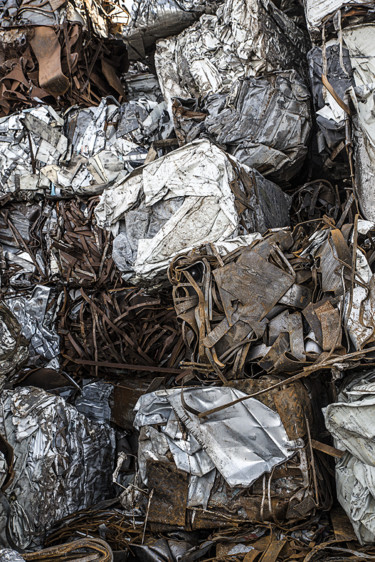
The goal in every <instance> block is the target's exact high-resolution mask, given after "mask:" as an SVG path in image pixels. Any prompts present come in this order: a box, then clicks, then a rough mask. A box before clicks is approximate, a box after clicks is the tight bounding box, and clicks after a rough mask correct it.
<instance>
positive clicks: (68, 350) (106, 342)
mask: <svg viewBox="0 0 375 562" xmlns="http://www.w3.org/2000/svg"><path fill="white" fill-rule="evenodd" d="M62 310H63V311H64V312H63V313H62V314H61V316H60V320H59V329H58V332H59V335H60V338H61V354H62V356H63V358H64V359H65V362H64V366H65V367H66V368H67V369H68V370H69V371H70V372H72V373H75V374H76V375H85V376H88V375H91V376H98V373H99V372H100V374H101V376H103V375H104V374H107V376H109V375H114V374H116V373H117V378H118V376H120V378H121V382H122V384H123V383H125V382H126V381H124V380H123V379H124V375H125V374H126V373H127V372H130V373H134V372H135V373H138V375H143V377H145V376H146V375H147V374H148V375H149V376H150V375H152V374H153V377H152V378H151V380H150V381H149V383H148V385H147V387H148V386H149V385H150V384H151V382H152V379H153V378H154V377H157V376H162V375H164V376H167V375H169V376H173V375H177V374H178V373H179V372H180V371H179V370H178V366H179V362H180V360H181V359H182V358H183V357H184V344H183V340H182V336H181V334H180V330H179V326H178V323H177V318H176V315H175V312H174V310H173V305H172V303H171V301H170V298H168V297H167V296H166V295H160V296H157V297H156V296H155V295H154V296H150V295H147V293H145V292H143V291H140V290H136V289H129V288H126V287H124V288H121V287H119V288H117V289H113V290H111V289H110V290H106V289H103V290H101V291H96V292H92V291H90V292H89V291H88V292H86V291H85V290H84V289H81V290H79V291H74V290H72V291H70V292H69V294H66V296H65V300H64V302H63V306H62ZM132 376H134V375H132ZM137 385H139V386H140V385H141V380H139V382H138V383H137ZM137 385H136V387H135V389H134V391H136V389H137ZM139 386H138V388H139ZM121 387H122V386H121ZM147 387H146V388H147ZM118 392H121V391H120V389H118ZM137 398H138V397H137ZM122 399H123V400H124V399H125V398H124V397H122ZM135 401H136V400H135ZM135 401H134V402H133V407H134V405H135ZM129 409H131V406H129Z"/></svg>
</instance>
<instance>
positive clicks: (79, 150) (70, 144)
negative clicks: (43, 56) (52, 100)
mask: <svg viewBox="0 0 375 562" xmlns="http://www.w3.org/2000/svg"><path fill="white" fill-rule="evenodd" d="M169 122H170V120H169V116H168V113H167V111H166V104H165V103H164V102H162V103H157V102H152V101H148V100H143V101H142V100H141V101H137V102H136V101H133V102H130V103H129V104H126V105H122V106H120V105H119V104H117V103H116V102H115V100H113V99H111V98H106V99H103V100H102V101H101V103H100V105H99V107H90V108H87V109H74V108H72V109H71V110H70V111H68V112H67V113H66V114H65V115H59V114H57V113H56V112H55V110H54V109H53V108H52V107H50V106H44V105H43V106H40V107H38V108H35V109H31V110H25V111H22V112H19V113H15V114H12V115H11V116H9V117H5V118H3V119H0V149H1V152H0V165H1V187H0V194H1V195H7V194H12V195H13V196H15V197H16V198H18V199H25V198H26V199H32V198H35V196H37V195H50V196H60V195H71V194H82V195H93V194H95V193H100V192H101V191H103V189H104V188H105V187H107V186H110V185H112V184H113V183H114V182H115V181H119V180H120V179H121V178H124V177H125V176H126V175H127V173H128V172H131V171H132V170H134V168H136V167H137V166H140V165H142V164H143V163H144V161H145V159H146V156H147V152H148V148H149V147H150V146H151V143H152V142H153V141H154V140H158V139H159V140H162V139H164V138H166V137H167V136H168V135H169V134H170V131H171V127H170V125H169ZM137 143H141V145H142V146H140V144H137Z"/></svg>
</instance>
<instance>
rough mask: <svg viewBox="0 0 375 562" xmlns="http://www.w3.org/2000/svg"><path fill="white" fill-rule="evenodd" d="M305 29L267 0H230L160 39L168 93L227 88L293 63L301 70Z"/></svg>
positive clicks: (160, 67)
mask: <svg viewBox="0 0 375 562" xmlns="http://www.w3.org/2000/svg"><path fill="white" fill-rule="evenodd" d="M306 52H307V43H306V40H305V36H304V34H303V32H302V31H301V30H300V29H299V28H298V27H297V26H296V25H295V24H294V22H293V21H292V20H291V19H289V18H288V17H287V16H286V15H285V14H284V13H283V12H281V11H280V10H278V9H277V8H276V6H275V5H274V4H273V3H272V2H271V1H269V0H267V1H264V0H235V1H233V0H227V1H226V2H225V3H224V5H223V6H221V7H220V8H219V9H218V10H217V14H216V15H203V16H202V17H201V18H200V20H199V21H198V22H197V23H196V24H194V25H193V26H191V27H190V28H188V29H186V30H185V31H183V32H182V33H181V34H180V35H178V36H176V37H170V38H168V39H164V40H160V41H159V42H158V43H157V47H156V54H155V65H156V70H157V73H158V77H159V82H160V87H161V89H162V92H163V95H164V98H165V100H166V101H168V102H170V101H171V99H172V98H175V97H177V98H184V99H189V98H194V97H203V96H206V95H208V94H212V93H228V92H230V91H231V88H232V84H233V83H234V82H235V80H237V79H241V78H249V77H252V76H261V75H262V74H264V73H267V72H270V71H275V70H288V69H291V68H295V69H297V70H300V71H301V72H302V73H303V68H304V62H303V58H302V57H303V54H304V53H306Z"/></svg>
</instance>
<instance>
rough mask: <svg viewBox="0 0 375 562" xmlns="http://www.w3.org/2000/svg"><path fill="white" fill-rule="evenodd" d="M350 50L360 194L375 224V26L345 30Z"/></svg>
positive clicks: (345, 40)
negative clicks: (374, 186) (374, 179)
mask: <svg viewBox="0 0 375 562" xmlns="http://www.w3.org/2000/svg"><path fill="white" fill-rule="evenodd" d="M342 35H343V40H344V43H345V45H346V46H347V48H348V50H349V57H350V61H351V66H352V68H353V79H354V84H355V87H354V88H353V89H352V91H351V97H352V101H353V103H354V105H355V108H356V111H357V115H356V118H355V119H354V137H355V141H356V146H355V156H356V158H355V161H356V183H357V188H356V189H357V194H358V199H359V203H360V207H361V211H362V213H363V215H364V218H366V219H368V220H370V221H373V220H375V198H374V190H373V187H372V186H373V175H374V172H373V169H374V162H375V121H374V111H375V101H374V93H375V62H374V57H375V47H374V45H375V24H360V25H355V26H351V27H346V28H345V29H343V30H342Z"/></svg>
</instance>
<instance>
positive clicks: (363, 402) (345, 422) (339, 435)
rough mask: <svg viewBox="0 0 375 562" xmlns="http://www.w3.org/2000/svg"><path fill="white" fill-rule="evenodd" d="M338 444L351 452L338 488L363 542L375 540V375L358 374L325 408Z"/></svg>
mask: <svg viewBox="0 0 375 562" xmlns="http://www.w3.org/2000/svg"><path fill="white" fill-rule="evenodd" d="M323 412H324V416H325V421H326V426H327V428H328V430H329V431H330V432H331V434H332V435H333V437H334V438H335V446H336V447H338V448H339V449H341V450H345V451H347V453H346V454H345V455H344V456H343V457H342V459H339V460H338V461H337V463H336V487H337V496H338V499H339V502H340V504H341V505H342V507H343V508H344V510H345V511H346V513H347V515H348V517H349V518H350V521H351V523H352V525H353V529H354V531H355V533H356V535H357V537H358V540H359V541H360V543H361V544H366V543H373V542H374V541H375V521H374V512H375V485H374V482H375V445H374V416H375V374H374V371H370V372H369V373H367V374H363V375H357V376H356V377H355V378H354V379H352V380H351V381H350V382H349V383H348V384H347V385H346V386H345V387H344V389H343V390H342V392H341V393H340V394H339V396H338V399H337V402H336V403H333V404H330V405H329V406H327V408H325V410H324V411H323Z"/></svg>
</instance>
